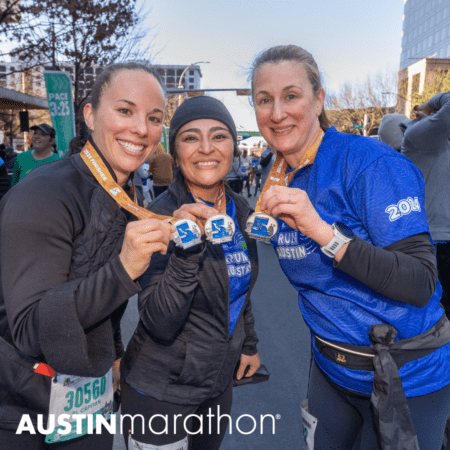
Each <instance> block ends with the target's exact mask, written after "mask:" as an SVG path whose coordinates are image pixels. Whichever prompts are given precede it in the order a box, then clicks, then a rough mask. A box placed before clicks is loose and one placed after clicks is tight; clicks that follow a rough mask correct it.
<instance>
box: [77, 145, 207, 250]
mask: <svg viewBox="0 0 450 450" xmlns="http://www.w3.org/2000/svg"><path fill="white" fill-rule="evenodd" d="M81 158H82V159H83V161H84V162H85V163H86V165H87V167H88V169H89V170H90V171H91V173H92V175H94V177H95V178H96V180H97V181H98V182H99V183H100V186H102V188H103V189H104V190H105V191H106V192H107V193H108V194H109V195H110V196H111V197H112V198H114V200H115V201H116V202H117V203H118V204H119V205H120V206H121V207H122V208H124V209H126V210H127V211H129V212H130V213H131V214H133V215H135V216H136V217H137V218H138V219H139V220H143V219H158V220H162V221H163V222H170V223H171V224H173V225H174V226H175V228H176V229H177V232H176V233H175V235H174V241H175V245H177V246H179V247H183V248H189V247H192V246H193V245H196V244H198V243H199V242H201V232H200V228H199V227H198V225H197V224H196V223H195V222H192V220H187V219H180V220H177V219H175V218H174V217H170V216H163V215H161V214H155V213H152V212H151V211H149V210H147V209H145V208H142V207H140V206H139V205H137V204H136V195H134V197H135V198H134V201H132V200H131V199H130V197H128V195H127V193H126V192H125V191H124V190H123V189H122V187H121V186H119V185H118V184H117V183H116V182H115V181H114V179H113V177H112V176H111V173H110V172H109V170H108V168H107V167H106V165H105V163H104V162H103V161H102V159H101V158H100V156H99V154H98V153H97V150H96V149H95V148H94V146H93V145H92V144H91V143H90V142H89V141H88V142H87V143H86V145H85V146H84V148H83V150H82V151H81ZM132 190H133V191H134V184H133V189H132Z"/></svg>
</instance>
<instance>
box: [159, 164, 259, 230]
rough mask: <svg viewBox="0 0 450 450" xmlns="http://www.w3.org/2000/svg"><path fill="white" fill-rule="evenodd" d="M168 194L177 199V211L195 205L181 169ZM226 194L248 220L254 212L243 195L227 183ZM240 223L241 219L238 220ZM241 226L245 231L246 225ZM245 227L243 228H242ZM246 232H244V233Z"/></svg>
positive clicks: (178, 170) (176, 172)
mask: <svg viewBox="0 0 450 450" xmlns="http://www.w3.org/2000/svg"><path fill="white" fill-rule="evenodd" d="M168 193H169V194H170V195H171V196H172V197H174V198H175V201H176V203H177V209H178V208H181V206H182V205H184V204H186V203H195V202H194V200H193V199H192V197H191V196H190V195H189V192H188V190H187V188H186V184H185V182H184V176H183V174H182V173H181V170H180V168H179V167H177V168H176V169H175V176H174V180H173V183H172V184H171V185H170V186H169V189H168ZM225 193H226V194H227V195H228V196H230V197H231V198H232V199H233V201H234V203H235V205H236V210H237V211H243V212H244V216H245V219H247V217H248V215H249V214H250V213H252V212H253V210H252V209H251V208H250V207H249V205H248V203H247V202H246V200H245V199H244V197H242V196H241V195H238V194H236V193H235V192H234V191H233V190H232V189H231V188H230V186H228V184H227V183H225ZM238 221H239V219H238ZM239 226H240V227H241V230H242V231H243V230H244V229H245V223H242V224H241V222H240V221H239ZM242 227H243V228H242ZM243 232H244V231H243Z"/></svg>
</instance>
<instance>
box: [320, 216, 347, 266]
mask: <svg viewBox="0 0 450 450" xmlns="http://www.w3.org/2000/svg"><path fill="white" fill-rule="evenodd" d="M331 227H332V228H333V231H334V238H333V239H331V242H329V243H328V245H324V246H323V247H320V250H322V251H323V252H324V253H325V255H327V256H328V257H330V258H334V257H335V256H336V253H337V252H338V251H339V250H340V249H341V247H342V246H343V245H345V244H347V242H350V241H353V239H355V235H354V233H353V231H352V230H351V229H350V228H349V227H348V226H347V225H344V224H343V223H342V222H334V223H333V225H332V226H331Z"/></svg>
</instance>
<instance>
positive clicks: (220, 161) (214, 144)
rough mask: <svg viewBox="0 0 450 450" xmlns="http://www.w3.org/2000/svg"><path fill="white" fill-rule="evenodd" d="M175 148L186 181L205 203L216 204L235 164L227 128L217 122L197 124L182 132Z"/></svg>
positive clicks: (203, 120)
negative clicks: (218, 193) (218, 195)
mask: <svg viewBox="0 0 450 450" xmlns="http://www.w3.org/2000/svg"><path fill="white" fill-rule="evenodd" d="M175 148H176V155H177V160H178V163H179V165H180V168H181V171H182V173H183V175H184V177H185V178H186V180H187V181H189V182H190V183H191V184H192V185H194V186H195V187H196V189H197V190H198V195H199V196H200V197H201V198H202V199H203V200H208V201H214V200H215V195H217V187H218V186H219V183H220V182H221V181H222V180H223V179H225V177H226V176H227V174H228V172H229V171H230V168H231V164H232V163H233V152H234V142H233V137H232V135H231V133H230V131H229V130H228V128H227V126H226V125H224V124H223V123H222V122H219V121H218V120H213V119H198V120H193V121H192V122H189V123H187V124H186V125H184V126H183V127H182V128H180V130H179V131H178V134H177V137H176V141H175Z"/></svg>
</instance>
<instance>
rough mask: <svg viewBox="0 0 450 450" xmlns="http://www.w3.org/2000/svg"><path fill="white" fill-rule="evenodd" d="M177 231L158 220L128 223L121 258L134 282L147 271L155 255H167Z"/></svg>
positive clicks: (168, 224)
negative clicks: (157, 253) (159, 253)
mask: <svg viewBox="0 0 450 450" xmlns="http://www.w3.org/2000/svg"><path fill="white" fill-rule="evenodd" d="M175 231H176V229H175V227H174V226H173V225H171V224H170V223H167V222H163V221H161V220H157V219H144V220H137V221H136V222H130V223H128V225H127V227H126V229H125V238H124V241H123V244H122V250H121V251H120V255H119V257H120V261H121V262H122V265H123V267H124V268H125V270H126V271H127V273H128V275H129V276H130V278H131V279H132V280H136V279H137V278H139V277H140V276H141V275H142V274H143V273H144V272H145V271H146V270H147V268H148V266H149V264H150V260H151V259H152V255H153V253H155V252H161V254H162V255H165V254H166V253H167V246H168V245H169V242H170V240H171V239H172V236H173V233H175Z"/></svg>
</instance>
